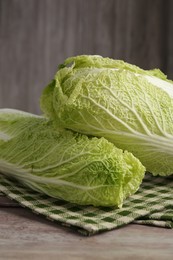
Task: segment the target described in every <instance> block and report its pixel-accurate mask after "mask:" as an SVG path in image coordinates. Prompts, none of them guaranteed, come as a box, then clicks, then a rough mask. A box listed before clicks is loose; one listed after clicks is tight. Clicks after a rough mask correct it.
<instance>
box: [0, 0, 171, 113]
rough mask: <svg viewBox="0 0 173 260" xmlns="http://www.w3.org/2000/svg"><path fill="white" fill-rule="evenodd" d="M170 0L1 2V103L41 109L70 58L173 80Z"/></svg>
mask: <svg viewBox="0 0 173 260" xmlns="http://www.w3.org/2000/svg"><path fill="white" fill-rule="evenodd" d="M172 13H173V1H171V0H0V107H12V108H18V109H23V110H25V111H30V112H35V113H40V110H39V104H38V100H39V96H40V93H41V91H42V89H43V87H44V86H45V85H46V84H47V83H48V82H49V81H50V80H51V78H52V77H53V76H54V74H55V72H56V70H57V65H58V64H59V63H61V62H62V61H63V60H64V59H65V58H67V57H68V56H73V55H77V54H100V55H103V56H109V57H113V58H117V59H124V60H126V61H128V62H131V63H135V64H137V65H139V66H141V67H143V68H148V69H149V68H154V67H159V68H161V69H162V70H163V71H164V72H165V73H167V74H168V75H169V77H170V78H172V79H173V18H172V17H173V16H172Z"/></svg>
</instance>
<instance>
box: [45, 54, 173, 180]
mask: <svg viewBox="0 0 173 260" xmlns="http://www.w3.org/2000/svg"><path fill="white" fill-rule="evenodd" d="M41 108H42V110H43V111H44V112H45V114H46V115H47V116H48V117H50V118H52V119H54V120H55V121H56V122H57V123H58V124H60V125H61V126H63V127H65V128H68V129H72V130H74V131H78V132H80V133H83V134H87V135H93V136H103V137H105V138H106V139H107V140H109V141H111V142H112V143H114V144H115V145H116V146H117V147H119V148H121V149H123V150H128V151H130V152H132V153H133V154H134V155H135V156H136V157H137V158H139V159H140V161H141V162H142V163H143V165H144V166H145V167H146V169H147V170H148V171H150V172H151V173H153V174H154V175H157V174H159V175H170V174H172V173H173V83H172V81H170V80H168V79H167V77H166V76H165V75H164V74H163V73H162V72H161V71H160V70H158V69H155V70H148V71H147V70H142V69H140V68H139V67H137V66H134V65H131V64H128V63H125V62H123V61H120V60H113V59H109V58H102V57H101V56H97V55H96V56H92V55H91V56H87V55H82V56H77V57H72V58H69V59H67V60H66V61H65V62H64V64H62V65H61V66H60V67H59V70H58V72H57V74H56V76H55V78H54V80H53V81H52V82H51V83H50V84H49V86H47V87H46V88H45V89H44V91H43V94H42V97H41Z"/></svg>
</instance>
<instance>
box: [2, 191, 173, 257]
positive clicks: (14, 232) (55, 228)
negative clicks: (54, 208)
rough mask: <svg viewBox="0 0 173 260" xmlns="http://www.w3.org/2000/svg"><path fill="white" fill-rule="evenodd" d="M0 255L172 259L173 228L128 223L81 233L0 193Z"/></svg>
mask: <svg viewBox="0 0 173 260" xmlns="http://www.w3.org/2000/svg"><path fill="white" fill-rule="evenodd" d="M0 259H2V260H6V259H13V260H20V259H21V260H28V259H32V260H33V259H37V260H39V259H42V260H44V259H48V260H51V259H60V260H61V259H64V260H69V259H70V260H71V259H72V260H73V259H74V260H79V259H88V260H92V259H99V260H102V259H133V260H136V259H137V260H138V259H149V260H150V259H157V260H159V259H164V260H167V259H171V260H172V259H173V230H171V229H164V228H158V227H150V226H142V225H135V224H130V225H127V226H125V227H123V228H119V229H116V230H112V231H109V232H105V233H102V234H99V235H95V236H91V237H84V236H82V235H79V234H77V233H75V232H74V231H72V230H71V229H68V228H64V227H61V226H59V225H58V224H56V223H54V222H51V221H49V220H47V219H45V218H43V217H42V216H40V215H36V214H34V213H32V212H31V211H30V210H28V209H26V208H22V207H21V206H20V205H19V204H17V203H16V202H14V201H11V200H9V199H8V198H6V197H4V196H3V195H2V194H0Z"/></svg>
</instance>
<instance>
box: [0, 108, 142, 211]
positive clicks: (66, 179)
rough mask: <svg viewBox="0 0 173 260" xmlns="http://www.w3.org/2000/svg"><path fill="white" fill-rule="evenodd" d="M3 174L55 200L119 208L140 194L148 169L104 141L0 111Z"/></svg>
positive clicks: (38, 119)
mask: <svg viewBox="0 0 173 260" xmlns="http://www.w3.org/2000/svg"><path fill="white" fill-rule="evenodd" d="M0 172H2V173H3V174H5V175H6V176H7V177H12V178H15V179H17V180H19V181H20V182H22V183H23V184H24V185H27V186H29V187H30V188H32V189H34V190H36V191H39V192H42V193H45V194H47V195H49V196H52V197H55V198H59V199H63V200H66V201H69V202H73V203H77V204H81V205H90V204H92V205H95V206H118V207H121V206H122V204H123V200H124V199H125V198H126V197H128V196H130V195H131V194H133V193H134V192H136V191H137V189H138V188H139V185H140V184H141V181H142V179H143V177H144V172H145V168H144V166H143V165H142V164H141V163H140V161H139V160H138V159H137V158H135V157H134V156H133V155H132V154H131V153H129V152H127V151H125V152H123V151H122V150H120V149H118V148H116V147H115V146H114V145H113V144H112V143H110V142H109V141H107V140H106V139H105V138H96V137H87V136H85V135H81V134H78V133H74V132H72V131H67V130H60V129H57V128H55V127H54V126H53V125H52V122H50V121H49V120H47V119H45V118H44V117H41V116H35V115H32V114H29V113H26V112H21V111H17V110H11V109H1V110H0Z"/></svg>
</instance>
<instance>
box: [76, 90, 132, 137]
mask: <svg viewBox="0 0 173 260" xmlns="http://www.w3.org/2000/svg"><path fill="white" fill-rule="evenodd" d="M80 95H81V96H82V97H83V98H85V99H88V100H90V101H91V102H92V103H93V104H94V105H95V106H98V107H99V108H101V109H102V110H103V111H104V112H106V113H107V114H108V115H109V116H111V117H112V118H113V119H114V120H115V121H117V122H119V123H120V124H121V125H123V126H124V127H125V128H126V129H128V130H129V132H131V133H133V134H136V133H137V132H136V131H135V130H134V129H132V128H131V127H130V126H128V125H127V124H126V123H125V122H124V121H123V120H121V119H120V118H118V117H117V116H115V115H113V114H112V113H111V112H110V111H109V110H108V109H107V108H105V107H104V106H102V105H101V104H98V103H97V102H96V101H95V100H93V99H92V98H90V97H87V96H85V95H82V94H80Z"/></svg>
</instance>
